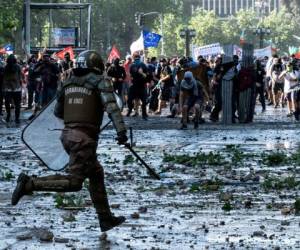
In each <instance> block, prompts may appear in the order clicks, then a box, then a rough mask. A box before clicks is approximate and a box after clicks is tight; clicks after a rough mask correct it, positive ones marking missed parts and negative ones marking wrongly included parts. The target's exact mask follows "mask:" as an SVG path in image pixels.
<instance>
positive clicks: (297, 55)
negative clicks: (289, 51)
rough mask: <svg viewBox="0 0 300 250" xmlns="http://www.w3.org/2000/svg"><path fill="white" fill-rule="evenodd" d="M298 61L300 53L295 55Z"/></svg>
mask: <svg viewBox="0 0 300 250" xmlns="http://www.w3.org/2000/svg"><path fill="white" fill-rule="evenodd" d="M295 58H296V59H300V51H299V52H297V53H296V54H295Z"/></svg>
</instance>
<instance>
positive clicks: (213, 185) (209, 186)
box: [189, 179, 223, 192]
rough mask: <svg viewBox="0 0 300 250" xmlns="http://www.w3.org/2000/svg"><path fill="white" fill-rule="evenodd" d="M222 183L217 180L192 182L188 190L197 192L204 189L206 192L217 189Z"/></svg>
mask: <svg viewBox="0 0 300 250" xmlns="http://www.w3.org/2000/svg"><path fill="white" fill-rule="evenodd" d="M222 185H223V183H222V182H221V181H220V180H218V179H215V180H209V181H207V182H205V183H202V184H198V183H193V184H192V186H191V187H190V190H189V191H190V192H199V191H201V190H203V191H206V192H214V191H218V190H219V189H220V187H221V186H222Z"/></svg>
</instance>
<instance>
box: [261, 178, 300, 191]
mask: <svg viewBox="0 0 300 250" xmlns="http://www.w3.org/2000/svg"><path fill="white" fill-rule="evenodd" d="M299 185H300V181H297V180H296V179H295V177H294V176H289V177H286V178H283V179H279V178H276V177H269V178H267V179H266V180H265V181H264V182H263V183H262V187H263V188H264V189H265V190H266V191H270V190H282V189H294V188H296V187H298V186H299Z"/></svg>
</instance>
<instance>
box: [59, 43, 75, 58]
mask: <svg viewBox="0 0 300 250" xmlns="http://www.w3.org/2000/svg"><path fill="white" fill-rule="evenodd" d="M66 53H69V54H70V59H71V60H74V51H73V48H72V46H69V47H65V48H64V49H63V50H61V51H58V52H57V53H55V56H56V57H58V58H59V59H62V60H63V59H64V56H65V54H66Z"/></svg>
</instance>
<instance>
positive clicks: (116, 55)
mask: <svg viewBox="0 0 300 250" xmlns="http://www.w3.org/2000/svg"><path fill="white" fill-rule="evenodd" d="M120 57H121V54H120V51H119V50H118V49H117V47H116V46H115V45H114V46H113V47H112V49H111V51H110V54H109V56H108V59H107V61H109V62H110V63H111V62H112V60H114V59H116V58H120Z"/></svg>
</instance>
